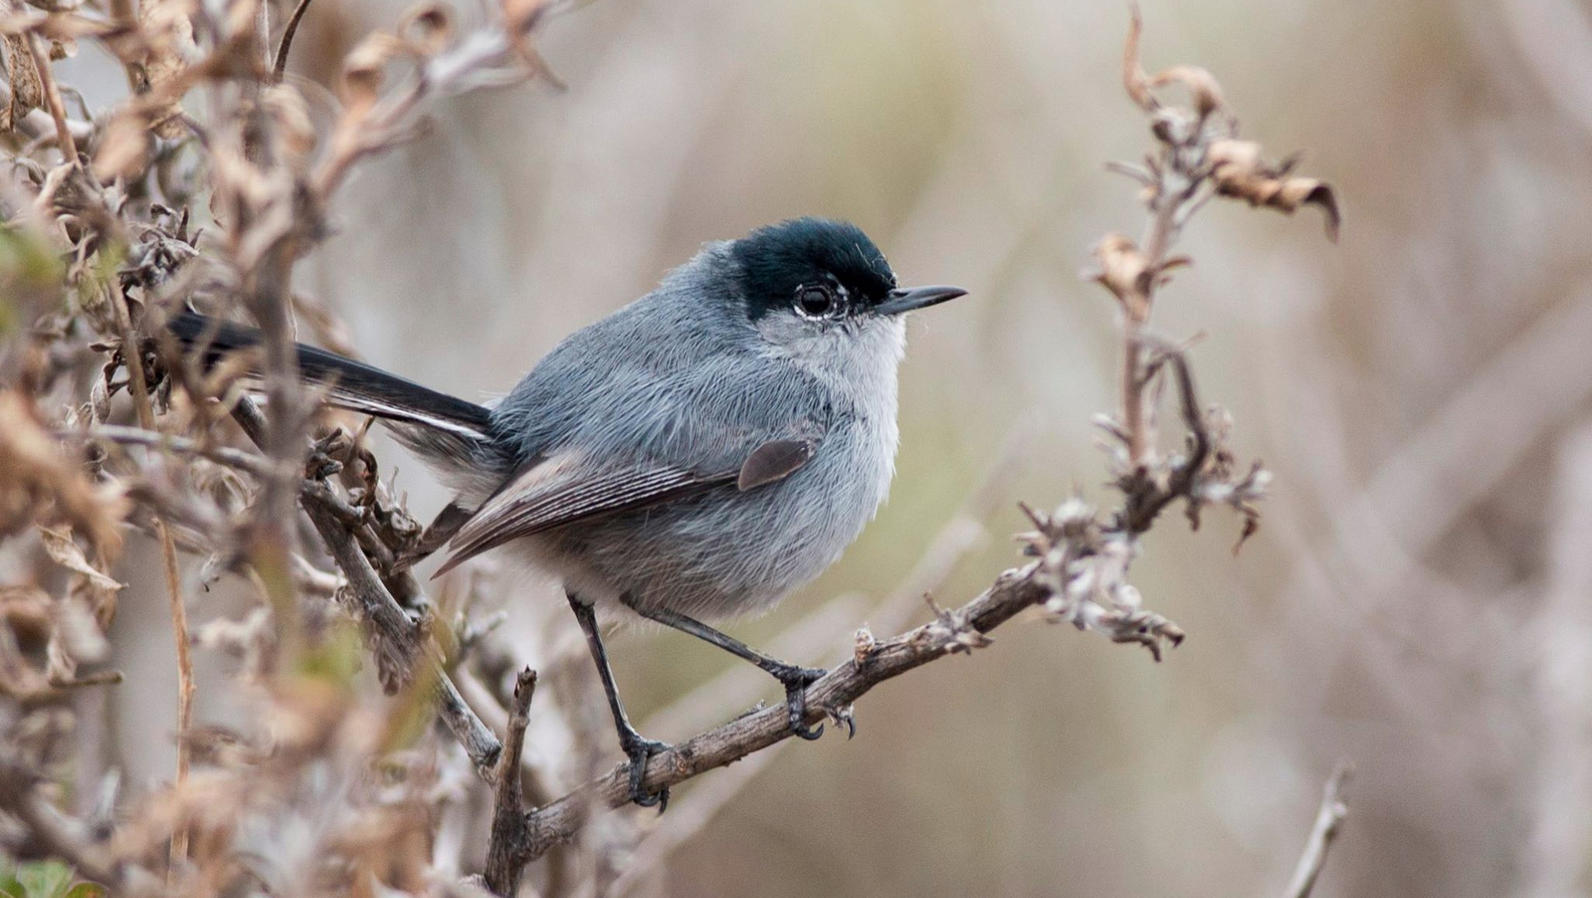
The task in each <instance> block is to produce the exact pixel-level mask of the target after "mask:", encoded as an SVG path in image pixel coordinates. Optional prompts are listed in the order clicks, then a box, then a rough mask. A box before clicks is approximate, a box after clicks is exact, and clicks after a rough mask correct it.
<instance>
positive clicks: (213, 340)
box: [167, 311, 493, 457]
mask: <svg viewBox="0 0 1592 898" xmlns="http://www.w3.org/2000/svg"><path fill="white" fill-rule="evenodd" d="M167 327H168V328H169V329H170V330H171V332H172V334H173V335H175V336H176V337H177V339H178V340H180V341H181V342H182V344H183V346H184V348H186V349H188V350H190V351H199V352H202V353H203V354H204V362H205V364H207V365H208V364H213V363H214V362H215V361H216V360H218V359H219V358H221V356H223V355H225V354H226V353H228V352H232V351H236V350H239V349H248V348H250V347H254V346H258V345H259V344H260V332H259V331H257V330H255V329H254V328H251V327H245V326H243V325H240V324H234V323H232V322H230V321H222V320H220V319H218V318H211V317H208V316H205V315H199V314H195V313H193V312H188V311H184V312H182V313H181V314H179V315H177V316H176V317H175V318H173V319H172V320H171V322H170V323H169V324H168V325H167ZM295 348H296V349H297V351H298V368H299V376H300V377H301V378H303V379H304V380H305V381H306V382H308V383H312V384H315V385H317V386H320V387H322V388H324V389H325V390H326V401H327V402H329V403H330V404H332V405H335V406H338V407H339V408H346V409H349V410H351V411H356V412H362V413H364V414H367V415H373V416H375V417H377V418H382V419H384V420H386V421H389V422H392V423H394V424H396V425H398V426H396V427H394V428H393V429H394V431H395V433H396V434H397V435H398V437H399V438H400V439H402V440H403V441H404V442H405V443H408V444H410V445H411V446H413V447H414V448H416V449H418V450H420V451H421V453H422V454H423V455H427V456H432V457H436V456H446V455H449V454H452V453H454V452H460V451H463V452H470V453H472V454H475V453H479V452H481V451H482V450H484V449H487V448H489V447H490V446H491V444H492V442H493V441H492V413H491V411H490V410H488V409H487V408H486V407H485V406H481V405H477V404H475V403H473V402H467V401H466V400H463V399H460V398H458V397H456V396H449V395H448V394H446V393H439V392H437V391H436V390H432V389H428V388H426V387H422V386H421V385H419V384H417V383H415V382H413V381H410V380H405V379H404V378H402V377H399V376H397V375H396V374H389V373H387V372H386V371H382V370H381V369H379V368H374V367H372V366H370V365H366V364H364V363H363V362H356V361H354V360H353V359H348V358H344V357H343V356H340V355H337V354H336V353H332V352H327V351H326V350H324V349H317V348H315V347H314V346H305V345H304V344H302V343H299V344H295Z"/></svg>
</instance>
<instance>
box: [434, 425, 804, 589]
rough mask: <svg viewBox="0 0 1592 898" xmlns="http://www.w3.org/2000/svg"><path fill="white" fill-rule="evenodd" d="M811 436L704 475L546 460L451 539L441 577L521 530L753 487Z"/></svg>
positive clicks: (782, 470) (800, 458) (799, 458)
mask: <svg viewBox="0 0 1592 898" xmlns="http://www.w3.org/2000/svg"><path fill="white" fill-rule="evenodd" d="M816 445H817V444H816V443H815V442H814V441H811V440H774V441H770V442H768V443H764V444H762V445H761V446H758V447H757V448H756V449H754V450H753V451H752V453H751V455H750V456H749V457H748V458H747V460H746V461H745V462H743V463H742V465H741V466H740V467H737V468H735V469H732V470H728V471H720V472H715V473H710V474H703V473H700V472H696V471H689V470H686V469H683V468H678V467H671V466H667V465H653V466H640V467H637V466H627V467H622V468H620V467H615V468H609V469H607V470H604V469H601V468H599V469H596V470H593V468H592V466H591V465H590V464H586V463H583V462H582V459H581V458H580V457H579V456H577V455H575V454H573V453H570V454H563V455H555V456H553V457H551V458H547V459H543V460H542V461H540V462H538V463H537V464H535V465H534V466H532V467H530V468H528V469H526V470H525V471H523V472H521V473H520V474H518V475H516V476H515V477H513V478H511V479H510V480H509V481H508V482H506V483H505V484H504V485H503V486H502V487H501V488H500V489H499V490H498V491H497V492H496V493H494V494H493V495H492V496H491V497H490V498H488V499H487V500H486V501H485V502H484V503H482V504H481V507H480V508H478V509H476V511H475V513H474V514H472V515H471V516H470V518H469V520H467V521H465V522H464V523H463V525H462V526H460V527H459V528H458V531H457V532H456V533H454V535H453V538H452V539H451V540H449V542H448V546H449V548H450V554H449V556H448V560H447V561H446V562H444V563H443V565H442V567H441V568H439V569H438V570H437V573H436V574H434V575H433V576H437V577H440V576H442V575H443V574H445V573H447V572H448V571H450V570H452V569H453V568H455V567H457V566H458V565H460V564H461V563H463V562H464V561H466V560H467V559H470V558H473V557H475V556H476V555H479V554H481V553H482V552H485V551H487V550H489V549H493V548H496V547H498V546H501V545H503V544H504V543H506V542H509V541H511V540H515V539H519V538H520V537H522V536H530V535H532V534H535V533H540V532H542V531H544V530H551V529H553V528H555V527H563V526H565V525H567V524H573V523H575V522H577V521H584V520H590V519H592V518H596V517H601V516H603V515H608V514H614V513H616V512H621V511H632V510H635V509H638V508H646V507H648V506H652V505H658V504H661V503H664V502H670V501H674V500H677V499H682V498H685V497H687V496H691V495H695V494H697V493H700V492H702V491H704V490H707V489H711V488H712V487H715V486H721V485H725V484H736V485H737V487H738V488H739V489H741V490H747V489H754V488H756V487H758V486H762V485H764V484H768V483H773V482H775V481H777V480H782V479H784V478H785V477H788V476H790V475H791V474H792V473H794V472H795V471H796V470H798V469H799V468H801V467H802V466H803V465H804V464H806V463H807V460H808V459H810V458H812V455H813V452H814V451H815V449H816Z"/></svg>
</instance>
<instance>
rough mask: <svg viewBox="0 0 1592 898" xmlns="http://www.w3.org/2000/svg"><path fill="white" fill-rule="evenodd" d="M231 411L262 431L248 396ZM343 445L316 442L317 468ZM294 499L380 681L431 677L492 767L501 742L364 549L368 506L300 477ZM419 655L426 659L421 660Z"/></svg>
mask: <svg viewBox="0 0 1592 898" xmlns="http://www.w3.org/2000/svg"><path fill="white" fill-rule="evenodd" d="M235 414H236V415H237V418H238V420H239V423H240V425H241V426H242V427H243V429H244V431H245V432H246V433H248V434H249V437H250V438H251V439H254V440H256V441H258V440H260V439H262V438H263V433H262V431H261V428H262V427H263V422H262V421H261V416H260V414H259V411H258V410H257V409H256V408H255V407H254V405H253V404H252V403H251V402H249V401H248V400H244V401H243V402H241V403H240V404H239V405H238V407H237V409H236V410H235ZM340 447H341V448H343V450H344V451H351V450H352V447H351V446H343V445H342V440H341V434H340V433H335V434H333V436H332V437H331V438H328V439H326V440H322V441H321V442H320V443H319V444H317V450H316V451H317V453H318V455H319V456H321V458H320V459H319V460H318V461H317V462H316V464H318V465H319V467H320V469H321V471H323V472H330V471H331V470H333V468H334V466H338V465H340V463H337V462H335V461H333V460H332V459H330V457H329V456H328V453H329V452H335V451H337V450H338V449H339V448H340ZM299 501H300V503H301V504H302V505H303V508H304V511H305V513H306V514H307V515H308V516H309V519H310V523H311V524H313V525H314V527H315V530H316V532H317V533H319V534H320V536H321V539H322V540H323V541H324V542H325V543H326V548H327V549H328V550H329V551H330V552H331V555H332V560H333V561H334V562H335V563H336V564H337V567H338V570H340V571H341V572H342V574H343V576H344V577H345V578H346V580H347V582H346V584H345V585H344V587H343V588H342V589H339V590H338V592H337V597H338V599H339V601H341V602H342V603H343V605H344V606H345V607H346V608H348V609H349V611H350V613H351V614H353V615H354V617H355V619H356V620H358V621H360V623H361V624H363V625H364V630H365V632H366V634H367V636H368V637H369V638H370V641H371V644H372V647H373V649H374V653H375V656H376V661H377V668H378V672H379V674H380V676H381V680H382V683H383V685H384V686H386V687H387V689H388V690H389V691H396V690H397V689H398V688H399V687H400V686H403V685H406V684H408V683H409V682H411V680H412V679H413V678H414V677H416V676H420V677H425V678H426V679H427V680H429V682H430V684H431V689H432V691H433V692H434V693H435V696H436V700H437V713H438V715H439V716H440V717H441V718H442V721H443V723H444V724H445V725H446V726H447V727H448V730H449V732H451V733H453V735H454V738H456V739H458V741H459V744H460V746H462V747H463V748H464V750H465V753H466V754H467V755H469V757H470V761H471V763H473V764H474V765H475V767H476V769H477V770H479V771H489V770H491V769H492V767H493V765H495V764H496V763H497V760H498V755H499V753H500V752H501V751H502V745H501V744H500V743H499V742H498V740H497V737H496V736H494V735H493V734H492V731H491V730H489V729H487V727H486V724H484V723H482V722H481V718H480V717H478V716H477V715H476V713H475V712H474V711H473V710H471V708H470V705H469V703H468V702H466V701H465V700H464V698H463V696H461V695H460V694H459V688H458V687H457V686H456V685H454V683H453V679H452V678H451V677H450V676H449V675H448V673H447V671H446V669H445V668H444V666H443V662H442V659H441V658H440V657H439V656H438V655H437V654H436V650H435V646H434V645H433V644H432V643H431V640H430V638H429V636H428V634H427V627H426V625H425V622H424V621H423V620H422V621H419V622H417V621H414V620H411V619H410V617H409V614H408V613H407V612H405V611H404V609H403V606H401V605H399V604H398V600H397V599H395V598H394V597H393V594H392V592H391V591H389V590H388V588H387V585H386V584H385V583H384V582H383V581H382V577H381V575H380V574H378V573H377V571H376V568H375V567H374V566H373V565H372V563H371V558H370V554H369V553H368V551H367V549H366V548H365V547H364V546H362V545H361V543H360V541H359V540H358V539H356V538H355V535H354V534H355V531H356V530H359V529H364V528H368V526H369V524H370V521H369V520H368V519H367V518H368V515H367V512H368V510H369V507H368V506H361V507H354V506H352V505H349V504H348V503H346V502H344V501H343V500H342V499H340V498H339V497H338V496H337V494H336V493H334V492H333V491H332V489H331V487H329V486H327V485H326V483H325V482H324V481H323V480H320V479H318V478H311V479H306V480H304V481H303V483H302V484H301V486H300V489H299ZM372 541H374V539H373V540H372ZM391 576H392V577H394V578H398V579H400V580H401V581H402V582H403V584H404V585H405V586H406V587H408V591H409V592H410V593H412V594H414V595H418V594H419V586H418V585H417V584H415V583H414V578H413V577H411V576H410V575H409V574H408V573H392V574H391ZM422 656H423V658H424V666H421V661H420V659H421V658H422Z"/></svg>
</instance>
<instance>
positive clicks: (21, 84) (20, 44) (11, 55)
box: [0, 0, 44, 131]
mask: <svg viewBox="0 0 1592 898" xmlns="http://www.w3.org/2000/svg"><path fill="white" fill-rule="evenodd" d="M7 9H8V4H7V3H6V2H5V0H0V10H7ZM0 56H3V57H4V58H5V72H6V82H7V83H8V84H9V86H10V88H11V102H10V104H9V106H8V107H7V108H5V109H0V131H10V130H11V129H12V128H14V127H16V123H17V122H18V121H19V120H21V118H22V117H23V116H25V115H27V114H28V113H29V112H32V111H33V110H35V109H38V108H39V107H41V106H43V105H44V82H43V81H42V80H41V79H40V78H39V69H38V66H37V65H35V64H34V62H33V54H32V53H30V52H29V51H28V45H27V36H26V35H21V34H6V35H0Z"/></svg>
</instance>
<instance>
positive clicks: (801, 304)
mask: <svg viewBox="0 0 1592 898" xmlns="http://www.w3.org/2000/svg"><path fill="white" fill-rule="evenodd" d="M834 307H835V292H834V291H833V290H831V289H830V288H829V286H828V285H826V284H809V285H806V286H802V287H798V288H797V289H796V312H797V313H798V314H800V315H801V316H802V317H804V318H823V317H824V316H826V315H828V314H830V312H832V311H833V310H834Z"/></svg>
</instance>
